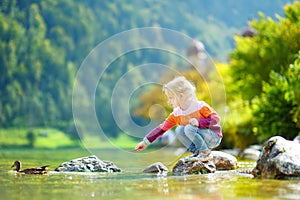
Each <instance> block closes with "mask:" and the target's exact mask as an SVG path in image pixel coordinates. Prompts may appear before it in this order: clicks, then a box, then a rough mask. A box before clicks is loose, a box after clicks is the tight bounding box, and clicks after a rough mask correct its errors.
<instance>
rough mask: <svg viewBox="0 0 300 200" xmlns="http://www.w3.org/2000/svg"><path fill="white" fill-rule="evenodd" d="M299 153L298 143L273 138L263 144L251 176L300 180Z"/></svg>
mask: <svg viewBox="0 0 300 200" xmlns="http://www.w3.org/2000/svg"><path fill="white" fill-rule="evenodd" d="M299 152H300V144H299V143H298V142H295V141H289V140H286V139H284V138H283V137H280V136H274V137H272V138H270V139H269V140H268V141H267V142H266V143H265V145H264V147H263V149H262V151H261V154H260V156H259V159H258V160H257V162H256V167H255V168H254V169H253V171H252V174H253V175H254V177H261V178H275V179H289V178H295V177H296V178H300V153H299Z"/></svg>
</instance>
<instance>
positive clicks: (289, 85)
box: [254, 54, 300, 140]
mask: <svg viewBox="0 0 300 200" xmlns="http://www.w3.org/2000/svg"><path fill="white" fill-rule="evenodd" d="M270 79H271V80H270V84H269V83H264V84H263V94H262V95H261V97H260V98H259V100H258V101H257V102H255V105H254V108H255V111H254V116H256V118H255V119H254V125H255V126H256V129H255V130H256V132H257V133H258V134H259V138H260V139H261V140H264V139H267V138H268V137H270V136H273V135H281V136H283V137H285V138H288V139H293V138H294V137H295V136H296V135H298V134H299V133H300V103H299V102H300V92H299V88H300V54H297V58H296V60H295V62H294V64H291V65H289V68H288V71H287V72H286V73H284V74H279V73H276V72H272V73H271V76H270Z"/></svg>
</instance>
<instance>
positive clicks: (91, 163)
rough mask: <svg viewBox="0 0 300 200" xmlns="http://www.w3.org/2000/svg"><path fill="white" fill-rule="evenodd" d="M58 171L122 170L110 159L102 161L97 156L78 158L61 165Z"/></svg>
mask: <svg viewBox="0 0 300 200" xmlns="http://www.w3.org/2000/svg"><path fill="white" fill-rule="evenodd" d="M55 171H58V172H120V171H121V169H119V168H118V167H117V166H116V165H114V164H113V163H112V162H110V161H102V160H100V159H99V158H98V157H97V156H95V155H92V156H88V157H82V158H76V159H74V160H70V161H67V162H64V163H62V164H61V165H59V166H58V167H57V168H56V169H55Z"/></svg>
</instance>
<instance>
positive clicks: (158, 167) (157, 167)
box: [143, 162, 168, 175]
mask: <svg viewBox="0 0 300 200" xmlns="http://www.w3.org/2000/svg"><path fill="white" fill-rule="evenodd" d="M143 172H144V173H157V174H158V175H160V174H161V175H164V174H167V173H168V168H167V167H166V166H165V165H164V164H162V163H161V162H156V163H153V164H152V165H149V166H148V167H147V168H146V169H144V171H143Z"/></svg>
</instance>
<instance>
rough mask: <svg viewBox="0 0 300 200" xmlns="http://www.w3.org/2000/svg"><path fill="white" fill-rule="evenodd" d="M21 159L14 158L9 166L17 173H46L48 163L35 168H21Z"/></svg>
mask: <svg viewBox="0 0 300 200" xmlns="http://www.w3.org/2000/svg"><path fill="white" fill-rule="evenodd" d="M21 166H22V164H21V161H19V160H16V161H15V162H14V164H13V165H12V166H11V168H14V169H15V170H16V171H17V173H18V174H48V173H49V172H48V169H47V167H48V166H49V165H45V166H42V167H35V168H28V169H23V170H21Z"/></svg>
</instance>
